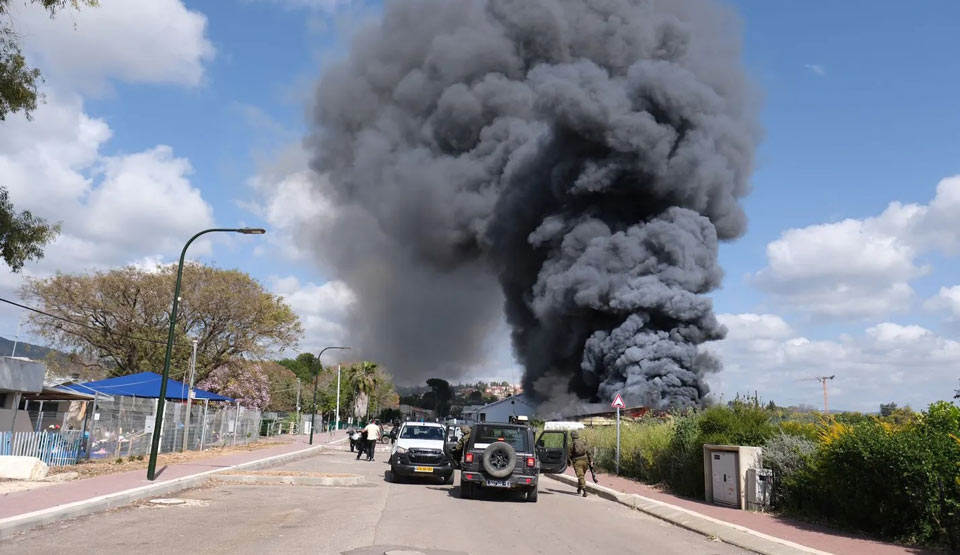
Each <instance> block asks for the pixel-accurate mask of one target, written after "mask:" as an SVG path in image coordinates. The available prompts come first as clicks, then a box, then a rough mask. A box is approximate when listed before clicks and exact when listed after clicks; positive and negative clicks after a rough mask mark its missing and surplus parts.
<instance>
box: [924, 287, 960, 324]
mask: <svg viewBox="0 0 960 555" xmlns="http://www.w3.org/2000/svg"><path fill="white" fill-rule="evenodd" d="M924 307H925V308H927V309H929V310H944V311H946V312H948V313H949V314H950V316H951V317H952V318H953V319H955V320H960V285H954V286H953V287H941V288H940V291H939V292H938V293H937V294H936V296H934V297H932V298H930V299H928V300H927V302H926V303H924Z"/></svg>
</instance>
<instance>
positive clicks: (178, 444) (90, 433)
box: [31, 396, 260, 459]
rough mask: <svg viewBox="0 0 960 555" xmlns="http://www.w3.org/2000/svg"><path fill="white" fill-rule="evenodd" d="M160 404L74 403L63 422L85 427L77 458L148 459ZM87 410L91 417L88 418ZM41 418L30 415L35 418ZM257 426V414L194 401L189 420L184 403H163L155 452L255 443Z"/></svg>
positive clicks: (133, 400) (132, 400) (134, 400)
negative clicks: (158, 446) (158, 442)
mask: <svg viewBox="0 0 960 555" xmlns="http://www.w3.org/2000/svg"><path fill="white" fill-rule="evenodd" d="M91 404H92V405H94V406H92V407H91V406H90V405H91ZM158 404H159V403H158V400H157V399H144V398H140V397H124V396H114V397H112V398H98V399H97V400H96V401H95V402H93V403H72V404H71V405H72V406H71V409H70V411H69V413H68V414H67V415H66V418H64V421H65V422H66V421H68V420H70V419H71V414H73V415H74V416H73V417H72V419H73V420H80V421H81V422H82V423H81V424H80V425H81V426H84V424H85V426H84V429H85V431H86V433H85V434H84V436H85V438H86V441H85V442H84V448H83V453H82V455H81V458H83V457H86V458H90V459H103V458H114V457H117V458H119V457H130V456H136V455H147V454H149V453H150V445H151V440H152V436H153V429H154V424H155V421H156V418H157V406H158ZM84 405H86V406H84ZM91 409H92V410H91ZM87 410H90V414H86V411H87ZM77 413H80V414H77ZM39 416H40V415H39V414H38V415H36V416H34V415H33V414H31V417H33V418H37V417H39ZM43 420H46V415H44V419H43ZM34 421H36V420H34ZM42 425H43V424H41V426H42ZM259 425H260V411H258V410H251V409H246V408H244V407H242V406H238V405H236V404H229V403H219V402H212V403H211V402H208V401H195V402H193V403H192V404H191V406H190V411H189V418H188V413H187V405H186V403H181V402H175V401H174V402H171V401H167V402H166V403H164V410H163V427H162V433H161V436H160V451H159V452H160V453H168V452H171V451H180V450H182V449H184V448H185V449H186V450H193V451H196V450H202V449H208V448H210V447H221V446H227V445H245V444H247V443H251V442H253V441H256V440H257V438H258V436H259Z"/></svg>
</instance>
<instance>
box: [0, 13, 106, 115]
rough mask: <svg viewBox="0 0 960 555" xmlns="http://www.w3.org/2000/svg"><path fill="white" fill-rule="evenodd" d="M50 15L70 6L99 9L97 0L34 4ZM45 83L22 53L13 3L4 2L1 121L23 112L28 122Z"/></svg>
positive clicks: (0, 19)
mask: <svg viewBox="0 0 960 555" xmlns="http://www.w3.org/2000/svg"><path fill="white" fill-rule="evenodd" d="M31 3H32V4H40V6H41V7H42V8H43V9H45V10H47V12H49V13H50V17H53V16H54V15H56V13H57V11H58V10H60V9H63V8H65V7H67V6H70V7H73V8H74V9H79V8H80V7H81V6H96V5H97V1H96V0H31ZM42 81H43V77H42V76H41V75H40V70H39V69H36V68H31V67H29V66H28V65H27V62H26V60H25V59H24V57H23V53H22V52H21V50H20V36H19V35H17V33H16V32H14V30H13V28H12V27H11V21H10V0H0V121H3V120H5V119H6V117H7V114H8V113H15V112H19V111H21V110H23V112H24V113H25V114H26V116H27V118H28V119H29V118H30V112H31V111H33V110H36V109H37V100H43V94H42V93H40V92H39V91H38V90H37V85H38V84H39V83H40V82H42Z"/></svg>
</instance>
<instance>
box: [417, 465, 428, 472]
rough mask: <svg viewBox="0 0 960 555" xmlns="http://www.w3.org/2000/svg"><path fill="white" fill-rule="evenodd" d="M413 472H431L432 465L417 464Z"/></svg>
mask: <svg viewBox="0 0 960 555" xmlns="http://www.w3.org/2000/svg"><path fill="white" fill-rule="evenodd" d="M413 471H414V472H433V467H432V466H418V467H416V468H414V469H413Z"/></svg>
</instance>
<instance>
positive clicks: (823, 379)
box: [798, 375, 837, 414]
mask: <svg viewBox="0 0 960 555" xmlns="http://www.w3.org/2000/svg"><path fill="white" fill-rule="evenodd" d="M836 377H837V376H836V375H833V376H814V377H812V378H802V379H800V380H798V381H801V382H802V381H811V380H812V381H818V382H820V383H821V384H822V385H823V414H830V406H829V405H828V404H827V380H832V379H833V378H836Z"/></svg>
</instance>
